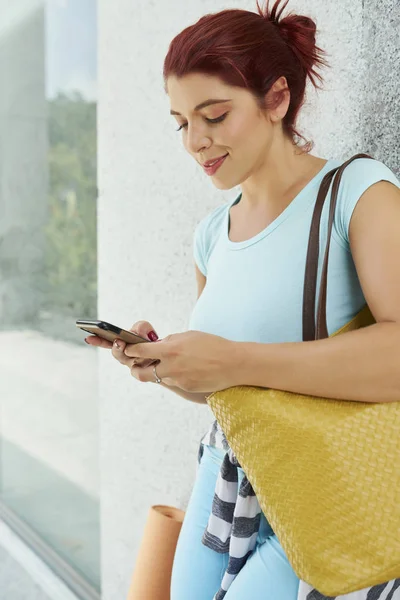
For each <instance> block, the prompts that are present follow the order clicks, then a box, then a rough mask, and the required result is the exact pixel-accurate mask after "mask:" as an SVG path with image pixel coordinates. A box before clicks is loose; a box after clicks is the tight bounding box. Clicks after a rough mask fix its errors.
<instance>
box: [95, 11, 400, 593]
mask: <svg viewBox="0 0 400 600" xmlns="http://www.w3.org/2000/svg"><path fill="white" fill-rule="evenodd" d="M395 1H396V0H383V1H380V2H379V3H378V2H377V0H336V1H335V2H334V3H326V2H322V0H307V1H306V0H297V1H296V0H292V1H291V3H290V7H291V9H293V10H295V11H297V12H299V13H300V12H303V13H304V14H309V15H311V16H313V17H315V18H316V19H317V23H318V28H319V32H320V33H319V38H318V42H319V44H320V45H321V46H322V47H323V48H325V49H326V50H327V51H328V52H329V55H330V61H331V65H332V69H331V70H330V71H326V84H325V90H326V91H325V92H323V93H318V94H316V93H315V92H311V93H310V94H309V97H308V101H307V104H306V106H305V107H304V110H303V113H302V116H301V121H300V125H301V126H302V132H303V133H304V134H305V135H306V136H307V137H308V138H311V139H313V140H315V142H316V145H315V148H314V151H313V153H314V154H316V155H318V156H321V157H331V158H337V157H345V158H347V157H349V156H351V155H352V154H355V153H356V152H361V151H364V152H370V153H373V155H374V156H376V157H377V158H379V159H382V160H385V161H386V162H387V164H388V165H389V166H391V167H392V168H394V169H395V170H396V171H397V172H398V164H399V160H398V158H399V156H398V148H396V140H398V139H399V138H400V136H399V122H400V119H399V117H398V110H399V107H398V80H399V65H398V61H397V65H396V62H395V59H396V52H397V54H398V37H397V34H396V31H398V30H399V8H398V6H397V7H395ZM227 7H228V5H227V4H226V3H225V2H219V1H216V0H201V1H200V0H197V2H190V3H183V2H179V1H178V0H171V2H169V3H167V4H162V3H153V2H145V1H143V0H136V1H135V2H132V0H120V1H119V3H118V9H117V8H116V7H115V5H114V4H113V3H110V2H108V1H107V0H100V6H99V33H100V37H99V205H98V206H99V207H98V218H99V316H101V318H103V319H106V320H109V321H111V322H116V323H117V324H120V325H121V326H127V327H130V326H131V325H132V324H133V323H134V322H135V321H137V320H139V319H145V320H148V321H150V322H151V323H153V324H154V327H155V329H156V331H157V332H158V334H159V336H160V337H165V336H166V335H168V334H169V333H176V332H180V331H185V330H186V329H187V324H188V320H189V315H190V311H191V309H192V307H193V305H194V302H195V300H196V284H195V275H194V266H193V259H192V236H193V230H194V227H195V225H196V223H197V222H198V221H199V220H200V219H201V218H202V217H203V216H204V215H206V214H207V213H209V212H210V211H211V210H212V209H213V208H214V207H216V206H217V205H219V204H220V203H221V202H223V201H226V200H229V199H233V198H234V196H235V195H236V194H237V192H238V189H232V190H229V191H226V192H224V191H223V192H221V191H219V190H216V189H215V188H214V187H213V185H212V183H211V181H210V180H209V179H208V178H206V177H204V174H203V173H202V172H200V170H199V168H198V166H197V165H196V164H195V162H194V161H193V160H192V159H191V157H190V156H189V155H188V154H187V153H186V152H185V151H184V149H183V146H182V144H181V141H180V134H177V133H175V129H176V126H175V121H174V120H173V119H172V118H171V117H170V116H169V108H170V105H169V101H168V98H167V97H166V96H165V94H164V91H163V81H162V66H163V60H164V57H165V54H166V52H167V49H168V44H169V42H170V40H171V39H172V38H173V37H174V36H175V35H176V34H177V33H178V32H179V31H181V29H183V28H184V27H186V26H187V25H189V24H191V23H193V22H194V21H196V20H197V19H198V18H199V17H200V16H202V15H204V14H206V13H209V12H216V11H218V10H222V9H224V8H227ZM229 7H230V8H246V9H248V10H253V11H255V10H256V8H255V7H256V3H255V2H254V3H253V2H250V1H249V0H241V1H239V0H231V2H230V3H229ZM390 10H391V13H389V11H390ZM388 15H390V16H388ZM389 97H390V98H392V102H391V104H390V106H389V105H388V104H387V98H389ZM396 102H397V106H395V105H396ZM377 103H378V106H379V109H378V110H377ZM396 110H397V116H396V115H395V111H396ZM99 365H100V366H99V381H100V390H101V392H100V393H101V473H102V542H103V546H102V552H103V557H102V568H103V598H104V600H114V599H115V598H121V599H122V598H125V597H126V593H127V590H128V586H129V579H130V576H131V572H132V568H133V565H134V561H135V557H136V554H137V550H138V547H139V544H140V540H141V535H142V532H143V527H144V523H145V519H146V516H147V512H148V508H149V506H150V505H152V504H164V503H165V504H172V505H175V506H178V507H181V508H185V506H186V503H187V500H188V498H189V494H190V490H191V486H192V484H193V481H194V478H195V471H196V457H197V447H198V442H199V439H200V437H201V435H202V434H203V433H204V432H205V430H206V429H207V428H208V425H209V424H210V423H211V422H212V420H213V417H212V413H211V411H210V409H209V408H208V407H207V406H202V405H197V404H191V403H189V402H186V401H184V400H183V399H180V398H178V397H177V396H175V395H173V394H172V393H171V392H168V391H167V390H164V389H162V388H161V387H158V386H157V385H155V384H151V383H149V384H143V383H139V382H137V381H136V380H135V379H133V378H131V377H130V374H129V371H128V370H127V369H126V368H124V367H122V366H120V365H119V364H117V363H116V362H115V361H114V360H113V359H112V358H111V357H110V354H109V352H101V351H100V363H99Z"/></svg>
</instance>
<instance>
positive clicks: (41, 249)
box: [0, 0, 100, 589]
mask: <svg viewBox="0 0 400 600" xmlns="http://www.w3.org/2000/svg"><path fill="white" fill-rule="evenodd" d="M96 28H97V16H96V2H95V0H47V1H44V0H12V2H10V0H0V90H1V93H0V411H1V420H0V435H1V439H0V442H1V445H0V451H1V455H0V469H1V470H0V500H1V501H2V502H3V503H4V504H5V505H6V506H7V507H8V508H10V509H11V510H12V511H13V512H14V513H15V514H16V515H17V516H18V517H20V518H21V519H22V520H23V521H25V522H26V523H27V524H28V525H29V526H30V527H32V528H33V529H34V530H35V532H36V533H38V534H39V535H40V536H41V537H42V539H43V540H45V541H46V542H47V543H48V544H49V545H50V546H51V547H52V548H53V549H54V550H56V552H57V553H58V554H59V555H60V556H61V557H62V558H64V559H65V560H66V561H67V562H68V563H69V564H70V565H71V566H72V567H73V568H74V569H75V570H76V571H78V572H79V573H80V574H81V575H83V576H84V577H85V578H86V580H87V581H88V582H89V583H91V584H92V585H93V586H94V587H95V588H97V589H100V559H99V554H100V548H99V467H98V401H97V397H98V396H97V387H96V386H97V353H96V351H94V350H93V349H92V348H89V347H88V346H87V345H86V344H85V343H84V342H83V338H84V333H83V332H82V331H80V330H78V329H77V328H76V326H75V321H76V319H78V318H96V313H97V255H96V245H97V240H96V231H97V223H96V203H97V187H96V178H97V175H96V143H97V132H96V77H97V74H96V35H97V32H96Z"/></svg>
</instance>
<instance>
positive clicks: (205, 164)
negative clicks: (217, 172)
mask: <svg viewBox="0 0 400 600" xmlns="http://www.w3.org/2000/svg"><path fill="white" fill-rule="evenodd" d="M226 156H228V152H227V153H226V154H223V155H222V156H219V157H218V158H214V160H212V161H209V160H208V161H207V162H205V163H202V166H203V167H205V168H208V167H212V166H213V165H215V163H216V162H218V161H219V160H221V158H225V157H226Z"/></svg>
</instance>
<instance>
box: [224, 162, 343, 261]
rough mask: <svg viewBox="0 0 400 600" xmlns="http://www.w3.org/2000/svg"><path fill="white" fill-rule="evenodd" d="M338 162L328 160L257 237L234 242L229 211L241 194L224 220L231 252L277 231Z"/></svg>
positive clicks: (232, 203) (226, 240) (226, 242)
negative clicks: (231, 238)
mask: <svg viewBox="0 0 400 600" xmlns="http://www.w3.org/2000/svg"><path fill="white" fill-rule="evenodd" d="M334 162H336V161H335V159H328V161H327V162H326V163H325V165H324V166H323V167H322V169H321V170H320V171H318V173H317V174H316V175H315V176H314V177H313V178H312V179H311V180H310V181H309V182H308V183H307V184H306V185H305V187H304V188H303V189H302V190H301V191H300V192H299V193H298V194H297V196H295V197H294V198H293V200H292V201H291V202H290V204H288V206H287V207H286V208H285V209H284V210H283V211H282V212H281V214H280V215H279V216H278V217H277V218H276V219H274V220H273V221H272V223H270V224H269V225H267V227H266V228H265V229H263V230H262V231H260V232H259V233H257V235H255V236H253V237H251V238H249V239H248V240H243V241H242V242H233V241H232V240H230V239H229V233H228V228H229V217H230V215H229V211H230V209H231V207H232V206H234V205H235V204H237V203H238V202H239V200H240V199H241V197H242V193H240V194H239V196H238V197H237V198H235V199H234V200H233V202H231V203H230V204H229V205H228V209H227V211H226V215H225V219H224V230H223V237H224V240H225V244H226V246H228V248H230V249H231V250H241V249H242V248H247V246H251V245H252V244H256V243H257V242H259V241H260V240H261V239H262V238H264V237H265V236H267V235H269V234H270V233H272V232H273V231H274V229H276V228H277V227H278V226H279V225H280V224H281V223H282V222H283V221H285V220H286V219H287V218H288V217H289V216H290V215H291V214H293V212H294V211H295V210H296V209H297V208H298V206H299V205H300V204H301V203H302V201H303V199H304V197H305V196H307V194H308V193H309V192H310V190H311V188H313V187H314V186H316V185H318V184H320V182H321V180H322V178H323V177H324V176H325V175H326V173H327V172H328V171H330V170H331V168H333V163H334Z"/></svg>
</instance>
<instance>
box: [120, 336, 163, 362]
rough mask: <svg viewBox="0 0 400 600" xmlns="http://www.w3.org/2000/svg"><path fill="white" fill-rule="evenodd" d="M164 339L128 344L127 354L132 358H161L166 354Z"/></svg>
mask: <svg viewBox="0 0 400 600" xmlns="http://www.w3.org/2000/svg"><path fill="white" fill-rule="evenodd" d="M162 342H163V340H157V343H156V342H154V343H153V344H147V343H142V344H127V345H126V348H125V354H126V355H127V356H130V357H131V358H151V359H153V360H161V358H162V357H163V356H164V347H163V346H162Z"/></svg>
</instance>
